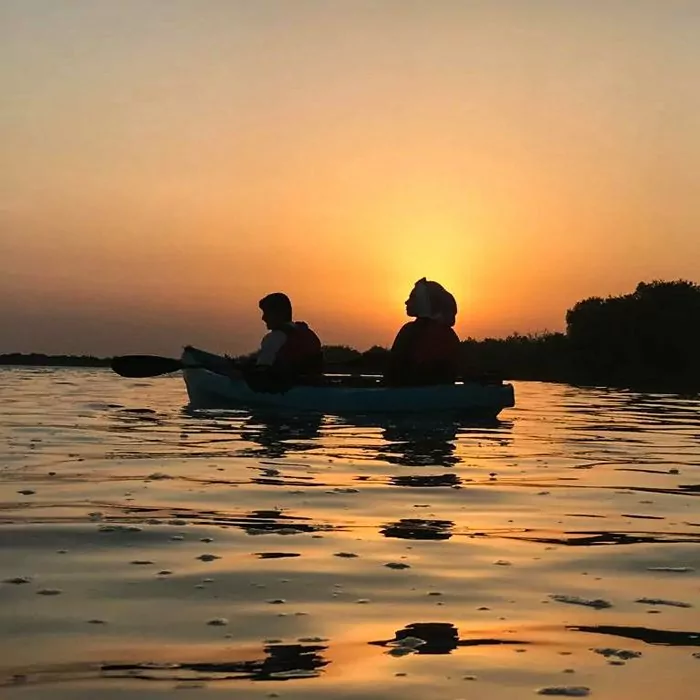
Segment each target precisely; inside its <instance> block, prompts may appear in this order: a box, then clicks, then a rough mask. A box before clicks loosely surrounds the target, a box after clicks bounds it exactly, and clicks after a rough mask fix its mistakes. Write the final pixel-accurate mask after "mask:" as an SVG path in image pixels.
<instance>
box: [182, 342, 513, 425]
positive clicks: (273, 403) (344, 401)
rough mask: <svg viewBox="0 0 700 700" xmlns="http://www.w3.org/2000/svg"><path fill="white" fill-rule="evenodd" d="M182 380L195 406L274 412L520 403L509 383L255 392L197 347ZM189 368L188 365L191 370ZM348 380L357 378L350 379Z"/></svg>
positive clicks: (497, 408) (483, 411)
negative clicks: (211, 368) (259, 409)
mask: <svg viewBox="0 0 700 700" xmlns="http://www.w3.org/2000/svg"><path fill="white" fill-rule="evenodd" d="M181 361H182V364H183V370H182V373H183V376H184V380H185V386H186V387H187V393H188V395H189V399H190V406H191V407H193V408H266V409H267V408H271V409H291V410H295V411H313V412H320V413H329V414H339V415H340V414H344V413H417V412H423V413H429V412H433V411H451V412H458V413H459V414H461V415H468V416H470V417H478V418H495V417H496V416H497V415H498V414H499V413H500V412H501V410H502V409H504V408H510V407H512V406H514V405H515V392H514V391H513V386H512V385H511V384H507V383H481V382H476V381H474V382H472V381H469V382H463V383H462V382H460V383H456V384H451V385H448V384H446V385H439V386H417V387H386V386H381V385H379V384H378V382H375V383H376V384H377V385H375V386H359V387H358V386H343V384H342V379H339V380H336V381H333V380H331V381H329V384H328V385H327V386H295V387H293V388H291V389H289V390H287V391H285V392H283V393H267V392H258V391H253V389H251V388H250V387H249V386H248V385H247V384H246V382H245V381H243V380H242V379H232V378H230V377H228V376H225V375H223V374H219V373H217V372H216V371H211V370H209V369H206V365H207V363H210V364H211V366H212V367H213V368H215V369H217V368H218V369H219V370H220V368H221V364H222V363H224V364H225V363H226V360H225V358H222V357H220V356H218V355H213V354H212V353H207V352H205V351H202V350H198V349H195V348H191V349H185V351H184V352H183V353H182V359H181ZM188 365H189V366H188ZM348 380H350V381H351V380H352V377H349V378H348Z"/></svg>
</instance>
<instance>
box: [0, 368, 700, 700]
mask: <svg viewBox="0 0 700 700" xmlns="http://www.w3.org/2000/svg"><path fill="white" fill-rule="evenodd" d="M0 394H1V398H2V404H1V406H2V408H0V415H1V423H0V430H1V431H2V437H3V442H2V445H3V447H2V448H0V450H1V452H0V457H1V459H0V572H1V575H0V578H2V579H4V582H3V583H1V584H0V600H1V601H2V605H1V606H0V635H1V637H0V638H1V639H2V641H3V658H2V660H0V685H2V684H5V685H6V686H7V687H8V688H10V689H12V690H14V691H17V692H18V693H19V692H20V691H21V693H22V694H23V695H24V696H29V695H31V696H32V697H47V698H48V697H51V698H54V697H63V696H65V697H78V696H80V694H82V693H84V694H85V696H86V697H88V696H90V693H94V692H97V690H96V689H99V693H100V696H103V695H107V694H108V693H110V692H112V691H114V692H116V691H117V689H121V690H122V691H124V692H128V691H129V690H131V691H133V692H134V693H137V694H138V697H145V695H144V693H145V692H151V690H149V689H152V688H153V684H154V683H155V684H156V685H157V686H158V687H161V686H163V687H165V688H167V689H171V688H175V687H183V686H184V687H185V688H186V689H187V688H189V692H191V693H193V694H198V693H201V694H205V693H206V694H210V693H213V692H217V690H218V691H223V692H227V691H228V692H230V689H231V687H232V686H231V684H232V683H233V684H234V685H233V687H235V688H240V687H242V686H241V683H243V684H246V685H245V687H246V693H247V694H246V697H267V696H268V695H269V694H270V693H273V692H280V693H283V696H284V697H285V698H295V697H299V698H302V697H348V698H350V697H352V698H368V699H369V698H378V697H387V698H394V697H396V698H399V697H401V698H402V700H403V698H408V697H416V698H418V697H427V696H428V695H430V696H431V697H433V696H436V695H435V693H436V692H438V691H439V694H440V696H441V697H442V696H444V697H455V698H456V697H459V696H460V695H463V694H465V692H466V691H464V690H461V689H462V688H463V687H464V683H465V680H464V679H465V678H475V679H476V682H477V685H475V686H470V687H473V688H477V687H478V692H479V694H480V695H479V697H483V698H506V697H512V692H513V690H514V689H517V688H520V689H521V692H527V693H528V694H531V693H534V691H535V690H536V689H537V688H538V687H542V686H553V685H585V686H590V687H591V688H592V689H593V690H594V691H595V695H596V697H609V698H616V699H619V698H625V697H630V698H631V697H633V696H634V697H635V699H636V700H642V699H645V698H649V699H651V698H652V697H655V695H654V694H653V691H652V688H653V687H654V679H655V678H657V676H658V674H662V675H663V677H664V679H665V680H664V682H665V683H666V685H667V687H677V688H678V689H679V691H680V689H681V688H683V687H684V683H685V682H686V681H684V679H686V680H687V679H688V678H690V676H691V675H692V676H693V677H694V678H695V679H698V678H700V660H698V659H697V658H695V657H694V656H693V654H694V653H695V654H696V655H697V653H698V652H700V619H699V618H698V613H697V606H698V605H699V604H700V603H699V601H698V596H697V591H698V585H699V576H700V556H699V551H700V550H698V548H697V547H696V545H698V544H699V543H700V509H699V508H698V505H697V504H698V501H697V500H696V499H697V497H698V495H700V478H699V476H698V475H700V471H699V470H698V466H699V465H700V411H699V409H700V402H699V401H697V400H694V399H684V398H680V397H677V396H672V395H644V394H638V393H633V392H621V391H612V390H605V389H579V388H575V387H570V386H566V385H553V384H542V383H535V382H522V383H517V384H516V400H517V407H516V408H514V409H510V410H506V411H504V412H503V413H502V415H501V418H500V420H497V421H490V422H482V423H479V424H465V423H462V422H460V421H458V420H455V419H453V418H445V417H441V416H430V417H429V418H421V419H416V418H415V417H411V418H401V419H397V418H393V419H392V418H387V417H384V418H382V417H377V416H373V417H362V418H360V417H355V418H338V417H329V416H326V417H318V416H301V415H297V416H290V415H284V416H279V415H277V416H276V415H274V414H262V413H256V414H250V413H248V412H244V411H218V412H215V411H189V410H188V409H186V408H185V407H184V403H185V392H184V388H183V386H182V381H181V379H180V378H179V377H177V376H171V377H162V378H158V379H154V380H139V381H132V380H125V379H121V378H119V377H116V376H115V375H113V374H110V373H109V372H107V371H105V370H91V369H90V370H88V369H47V368H39V369H16V368H4V369H1V370H0ZM661 545H663V546H661ZM596 601H604V602H605V603H608V604H609V606H602V604H601V605H596V604H595V603H596ZM649 601H651V602H649ZM682 606H686V607H682ZM66 639H70V644H65V643H63V640H66ZM406 639H408V640H409V641H407V642H406V641H402V640H406ZM411 639H413V640H416V639H417V640H418V642H411V641H410V640H411ZM412 643H413V644H414V646H413V647H412V648H409V647H410V645H411V644H412ZM406 644H408V646H405V645H406ZM610 647H619V648H621V649H623V650H628V651H640V652H642V656H641V657H639V658H636V657H634V654H633V655H632V656H627V657H625V658H624V659H623V660H620V658H619V657H617V656H614V655H613V656H612V657H611V656H610V655H609V654H608V655H607V656H606V655H605V654H602V653H599V651H596V649H598V650H600V648H610ZM623 656H624V654H623ZM611 661H612V662H614V664H611ZM618 662H619V663H621V664H622V663H624V664H628V665H633V666H634V668H635V669H636V671H635V673H634V675H632V676H630V675H629V674H626V675H625V676H624V678H625V686H624V690H622V691H621V688H620V685H619V679H620V677H621V676H620V675H619V674H620V673H624V671H625V669H619V668H617V666H616V664H617V663H618ZM567 669H570V670H572V671H575V673H574V676H575V678H576V682H575V683H573V684H572V683H568V682H567V680H571V678H567V676H565V675H563V673H564V671H565V670H567ZM668 669H672V673H670V675H669V671H668ZM397 674H398V675H397ZM403 674H406V676H404V675H403ZM572 677H573V676H572ZM562 679H563V680H562ZM279 680H287V683H284V688H283V690H281V691H279V690H278V688H279V686H278V685H277V682H278V681H279ZM674 683H676V686H674V685H673V684H674ZM8 692H9V691H8Z"/></svg>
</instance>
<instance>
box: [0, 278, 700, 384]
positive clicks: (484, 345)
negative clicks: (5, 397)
mask: <svg viewBox="0 0 700 700" xmlns="http://www.w3.org/2000/svg"><path fill="white" fill-rule="evenodd" d="M324 351H325V355H326V360H327V362H328V364H329V371H333V372H336V373H344V372H351V373H364V374H374V373H381V372H382V370H383V368H384V366H385V363H386V360H387V355H388V350H387V349H386V348H382V347H379V346H374V347H372V348H370V349H369V350H366V351H365V352H360V351H358V350H355V349H353V348H350V347H347V346H342V345H330V346H326V347H325V348H324ZM462 353H463V366H464V372H465V377H468V376H472V375H473V376H484V375H489V376H494V377H499V378H502V379H504V380H511V379H522V380H535V381H547V382H566V383H570V384H578V385H595V386H610V387H624V388H631V389H640V390H645V391H668V392H678V393H697V392H699V391H700V286H699V285H697V284H695V283H693V282H689V281H686V280H676V281H672V282H665V281H654V282H650V283H645V282H641V283H639V284H638V285H637V288H636V289H635V291H634V292H632V293H630V294H624V295H621V296H609V297H606V298H601V297H590V298H588V299H584V300H583V301H579V302H578V303H577V304H575V305H574V306H573V307H572V308H571V309H569V310H568V311H567V312H566V332H565V333H548V332H544V333H534V334H527V335H521V334H518V333H515V334H512V335H510V336H508V337H507V338H485V339H484V340H475V339H474V338H467V339H465V340H463V341H462ZM109 363H110V358H99V357H92V356H87V355H81V356H68V355H43V354H35V353H32V354H22V353H11V354H6V355H0V364H1V365H24V366H63V367H107V366H109Z"/></svg>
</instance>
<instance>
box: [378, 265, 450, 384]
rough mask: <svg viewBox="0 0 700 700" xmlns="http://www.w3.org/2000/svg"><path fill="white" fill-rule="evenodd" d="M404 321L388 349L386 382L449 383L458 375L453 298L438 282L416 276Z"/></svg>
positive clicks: (407, 302) (407, 301)
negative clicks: (407, 320)
mask: <svg viewBox="0 0 700 700" xmlns="http://www.w3.org/2000/svg"><path fill="white" fill-rule="evenodd" d="M406 314H407V315H408V316H410V317H412V318H414V320H413V321H409V322H408V323H406V324H405V325H404V326H403V327H402V328H401V329H400V330H399V332H398V334H397V335H396V338H395V340H394V343H393V345H392V347H391V351H390V353H389V361H388V366H387V367H386V370H385V372H384V383H385V384H387V385H389V386H425V385H431V384H452V383H454V381H455V380H456V379H457V377H458V375H459V365H460V341H459V337H458V336H457V334H456V333H455V331H454V329H453V326H454V324H455V320H456V317H457V302H456V301H455V298H454V297H453V296H452V294H450V293H449V292H448V291H447V290H446V289H445V288H444V287H443V286H442V285H441V284H438V283H437V282H433V281H430V280H427V279H426V278H425V277H423V278H421V279H419V280H418V281H417V282H416V284H415V285H414V287H413V290H412V291H411V294H410V295H409V297H408V299H407V300H406Z"/></svg>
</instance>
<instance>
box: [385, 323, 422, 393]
mask: <svg viewBox="0 0 700 700" xmlns="http://www.w3.org/2000/svg"><path fill="white" fill-rule="evenodd" d="M414 340H415V325H414V324H413V323H412V322H409V323H407V324H405V325H404V326H403V327H402V328H401V330H400V331H399V332H398V333H397V334H396V338H395V339H394V343H393V344H392V346H391V350H390V351H389V363H388V365H387V368H386V370H385V372H384V381H385V383H386V384H388V385H390V386H400V385H402V384H406V383H410V382H411V375H412V372H413V369H414V367H413V348H414Z"/></svg>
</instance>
